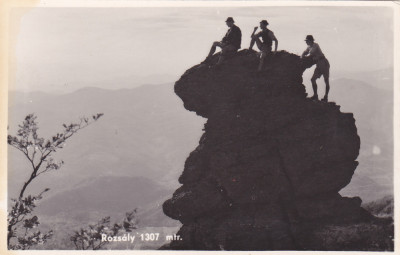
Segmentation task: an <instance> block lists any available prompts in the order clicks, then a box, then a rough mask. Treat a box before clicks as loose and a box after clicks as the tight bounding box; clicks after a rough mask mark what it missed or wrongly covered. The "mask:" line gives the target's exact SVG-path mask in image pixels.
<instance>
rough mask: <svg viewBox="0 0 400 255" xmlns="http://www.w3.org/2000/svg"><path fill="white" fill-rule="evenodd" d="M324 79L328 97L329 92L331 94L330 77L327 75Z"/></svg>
mask: <svg viewBox="0 0 400 255" xmlns="http://www.w3.org/2000/svg"><path fill="white" fill-rule="evenodd" d="M324 81H325V85H326V89H325V97H326V98H327V99H328V94H329V89H330V87H329V77H325V76H324Z"/></svg>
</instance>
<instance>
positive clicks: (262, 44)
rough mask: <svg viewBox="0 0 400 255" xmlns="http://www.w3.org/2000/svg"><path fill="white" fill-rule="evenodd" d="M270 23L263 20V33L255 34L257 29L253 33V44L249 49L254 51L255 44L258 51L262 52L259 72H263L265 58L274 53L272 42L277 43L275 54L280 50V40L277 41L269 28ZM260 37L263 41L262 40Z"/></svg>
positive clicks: (261, 24)
mask: <svg viewBox="0 0 400 255" xmlns="http://www.w3.org/2000/svg"><path fill="white" fill-rule="evenodd" d="M267 26H268V21H266V20H262V21H261V22H260V28H261V32H259V33H257V34H255V32H256V30H257V27H255V28H254V30H253V33H252V34H251V42H250V47H249V49H250V50H252V49H253V46H254V43H256V44H257V47H258V49H259V50H260V51H261V56H260V64H259V65H258V71H261V68H262V66H263V64H264V59H265V57H266V56H267V55H268V54H269V53H271V51H272V42H273V41H274V42H275V52H276V50H277V49H278V39H276V37H275V35H274V33H273V32H272V31H271V30H269V29H268V28H267ZM260 37H261V38H262V40H263V41H261V40H260Z"/></svg>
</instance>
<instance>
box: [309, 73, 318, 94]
mask: <svg viewBox="0 0 400 255" xmlns="http://www.w3.org/2000/svg"><path fill="white" fill-rule="evenodd" d="M311 84H312V88H313V91H314V95H313V96H312V98H315V99H318V92H317V90H318V87H317V78H316V77H314V76H313V77H312V78H311Z"/></svg>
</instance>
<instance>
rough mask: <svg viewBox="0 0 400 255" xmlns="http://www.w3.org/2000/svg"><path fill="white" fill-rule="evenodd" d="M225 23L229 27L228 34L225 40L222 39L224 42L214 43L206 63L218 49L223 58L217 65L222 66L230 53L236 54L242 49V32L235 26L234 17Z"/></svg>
mask: <svg viewBox="0 0 400 255" xmlns="http://www.w3.org/2000/svg"><path fill="white" fill-rule="evenodd" d="M225 22H226V25H227V26H228V27H229V29H228V32H226V34H225V36H224V38H222V41H220V42H214V43H213V45H212V46H211V49H210V53H209V54H208V56H207V58H206V59H205V60H204V62H208V61H209V60H210V58H211V56H212V55H213V54H214V53H215V50H216V48H217V47H220V48H221V56H220V57H219V60H218V63H217V64H221V63H222V61H223V59H224V57H225V56H226V55H227V54H228V53H232V52H236V51H237V50H238V49H240V44H241V42H242V31H240V28H239V27H237V26H236V25H235V24H234V23H235V21H234V20H233V18H232V17H228V18H227V19H226V21H225Z"/></svg>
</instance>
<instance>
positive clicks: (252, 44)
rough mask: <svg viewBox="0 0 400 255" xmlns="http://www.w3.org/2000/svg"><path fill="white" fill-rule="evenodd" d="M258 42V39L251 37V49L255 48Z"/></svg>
mask: <svg viewBox="0 0 400 255" xmlns="http://www.w3.org/2000/svg"><path fill="white" fill-rule="evenodd" d="M255 43H256V39H254V38H251V41H250V47H249V50H252V49H253V46H254V44H255Z"/></svg>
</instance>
